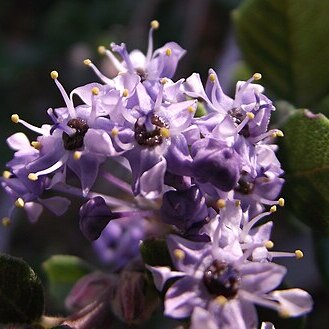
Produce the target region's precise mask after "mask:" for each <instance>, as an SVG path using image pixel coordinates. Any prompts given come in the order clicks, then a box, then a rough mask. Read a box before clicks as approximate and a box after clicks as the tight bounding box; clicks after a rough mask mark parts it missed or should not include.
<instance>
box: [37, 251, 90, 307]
mask: <svg viewBox="0 0 329 329" xmlns="http://www.w3.org/2000/svg"><path fill="white" fill-rule="evenodd" d="M42 267H43V269H44V271H45V272H46V275H47V278H48V282H49V290H50V294H51V295H52V296H53V297H54V298H55V299H56V300H57V301H58V302H63V300H64V298H65V297H66V296H67V294H68V293H69V291H70V290H71V288H72V286H73V285H74V284H75V282H76V281H77V280H78V279H80V278H81V277H82V276H84V275H86V274H88V273H90V272H92V271H93V270H94V268H93V267H92V266H91V265H90V264H88V263H87V262H85V261H84V260H82V259H80V258H79V257H76V256H70V255H54V256H52V257H50V258H49V259H48V260H46V261H45V262H44V263H43V264H42Z"/></svg>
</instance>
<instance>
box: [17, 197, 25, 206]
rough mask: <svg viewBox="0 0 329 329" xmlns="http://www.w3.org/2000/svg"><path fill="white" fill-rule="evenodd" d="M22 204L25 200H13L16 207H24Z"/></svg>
mask: <svg viewBox="0 0 329 329" xmlns="http://www.w3.org/2000/svg"><path fill="white" fill-rule="evenodd" d="M24 205H25V202H24V200H23V199H22V198H18V199H17V200H16V201H15V206H16V207H17V208H24Z"/></svg>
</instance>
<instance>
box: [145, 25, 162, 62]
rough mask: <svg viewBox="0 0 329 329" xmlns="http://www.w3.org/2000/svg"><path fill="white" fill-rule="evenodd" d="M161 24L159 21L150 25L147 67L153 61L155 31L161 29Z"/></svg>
mask: <svg viewBox="0 0 329 329" xmlns="http://www.w3.org/2000/svg"><path fill="white" fill-rule="evenodd" d="M159 26H160V24H159V22H158V21H157V20H154V21H152V22H151V24H150V30H149V36H148V46H147V52H146V59H145V63H146V65H147V64H148V63H149V62H150V61H151V58H152V54H153V31H154V30H157V29H158V28H159Z"/></svg>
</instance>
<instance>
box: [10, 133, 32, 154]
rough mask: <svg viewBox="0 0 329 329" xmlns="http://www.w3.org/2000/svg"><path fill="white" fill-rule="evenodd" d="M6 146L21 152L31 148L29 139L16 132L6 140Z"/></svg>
mask: <svg viewBox="0 0 329 329" xmlns="http://www.w3.org/2000/svg"><path fill="white" fill-rule="evenodd" d="M7 144H8V146H9V147H10V148H12V149H13V150H16V151H17V150H21V149H24V148H25V149H26V148H32V146H31V144H30V141H29V139H28V138H27V137H26V135H25V134H23V133H21V132H18V133H16V134H13V135H11V136H9V137H8V138H7Z"/></svg>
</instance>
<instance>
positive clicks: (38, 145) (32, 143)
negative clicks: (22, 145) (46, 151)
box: [31, 141, 41, 150]
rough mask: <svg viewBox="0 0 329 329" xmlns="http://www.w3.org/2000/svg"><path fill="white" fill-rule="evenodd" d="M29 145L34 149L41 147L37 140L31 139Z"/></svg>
mask: <svg viewBox="0 0 329 329" xmlns="http://www.w3.org/2000/svg"><path fill="white" fill-rule="evenodd" d="M31 145H32V146H33V147H34V148H35V149H36V150H40V149H41V143H40V142H38V141H33V142H31Z"/></svg>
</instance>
